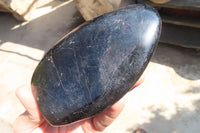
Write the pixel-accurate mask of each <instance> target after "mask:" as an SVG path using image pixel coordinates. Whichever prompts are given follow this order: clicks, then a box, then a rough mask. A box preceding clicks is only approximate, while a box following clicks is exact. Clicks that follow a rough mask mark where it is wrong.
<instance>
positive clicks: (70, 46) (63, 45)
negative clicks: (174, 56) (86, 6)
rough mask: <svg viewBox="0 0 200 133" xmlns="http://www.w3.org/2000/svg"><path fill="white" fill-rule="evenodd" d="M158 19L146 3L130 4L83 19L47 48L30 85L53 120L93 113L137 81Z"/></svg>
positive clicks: (154, 37) (56, 122)
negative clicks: (76, 26) (78, 24)
mask: <svg viewBox="0 0 200 133" xmlns="http://www.w3.org/2000/svg"><path fill="white" fill-rule="evenodd" d="M160 28H161V20H160V17H159V15H158V13H157V12H156V11H155V10H154V9H153V8H151V7H150V6H147V5H131V6H128V7H126V8H124V9H120V10H117V11H114V12H111V13H108V14H105V15H103V16H100V17H98V18H96V19H94V20H93V21H91V22H86V23H85V24H83V25H82V26H80V27H79V28H77V29H76V30H74V31H72V32H71V33H70V34H68V35H66V36H65V37H64V38H63V39H62V40H61V41H59V42H58V44H57V45H56V46H54V47H53V48H52V49H50V50H49V52H48V53H47V54H46V55H45V56H44V58H43V59H42V60H41V62H40V63H39V65H38V66H37V68H36V70H35V72H34V74H33V77H32V85H33V86H34V88H36V92H37V97H36V99H37V103H38V107H39V109H40V111H41V113H42V114H43V116H44V117H45V118H46V120H48V121H49V123H50V124H52V125H64V124H69V123H72V122H75V121H78V120H81V119H84V118H88V117H91V116H94V115H95V114H98V113H100V112H102V111H104V110H105V109H107V108H108V107H110V106H111V105H112V104H114V103H115V102H117V101H118V100H119V99H120V98H121V97H123V96H124V95H125V94H126V93H127V92H128V91H129V89H130V88H131V87H132V86H133V85H134V84H135V82H136V81H137V80H138V78H139V77H140V75H141V74H142V72H143V71H144V69H145V67H146V66H147V64H148V62H149V60H150V57H151V55H152V53H153V51H154V48H155V47H156V45H157V43H158V39H159V35H160Z"/></svg>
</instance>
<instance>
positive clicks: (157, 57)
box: [151, 43, 200, 80]
mask: <svg viewBox="0 0 200 133" xmlns="http://www.w3.org/2000/svg"><path fill="white" fill-rule="evenodd" d="M151 61H152V62H155V63H158V64H163V65H166V66H169V67H172V68H173V69H174V70H175V71H176V73H177V74H178V75H180V76H181V77H183V78H185V79H189V80H197V79H200V53H199V52H198V51H195V50H194V49H188V48H183V47H177V46H174V45H167V44H162V43H160V44H159V46H158V48H157V50H156V52H155V54H154V56H153V58H152V59H151Z"/></svg>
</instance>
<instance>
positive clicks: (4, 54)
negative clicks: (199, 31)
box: [0, 2, 200, 133]
mask: <svg viewBox="0 0 200 133" xmlns="http://www.w3.org/2000/svg"><path fill="white" fill-rule="evenodd" d="M38 12H43V14H42V15H41V16H38V17H36V18H35V19H33V20H32V21H30V22H27V23H21V22H18V21H16V20H15V19H14V18H13V17H12V15H11V14H8V13H0V79H1V80H0V87H1V93H0V130H1V131H2V132H6V133H9V132H12V131H8V130H10V129H9V127H10V128H12V123H13V122H14V120H15V119H16V117H17V116H18V115H19V114H20V113H22V112H23V111H24V108H23V106H22V105H21V104H20V102H19V101H18V99H17V98H16V96H15V90H16V89H17V88H18V87H20V86H23V85H26V84H30V80H31V76H32V73H33V71H34V69H35V67H36V66H37V64H38V63H39V61H40V59H41V58H42V57H43V55H44V53H45V52H47V51H48V50H49V49H50V48H51V47H52V46H53V45H54V44H55V43H56V42H57V41H58V40H59V39H60V38H62V37H63V36H64V35H65V34H66V33H68V32H69V31H71V30H72V29H73V28H75V27H76V26H77V25H79V24H81V23H82V22H83V19H82V18H81V17H80V14H79V12H78V11H77V10H76V8H75V6H74V4H73V3H72V2H68V3H65V4H63V3H49V4H46V5H42V6H41V7H39V8H38ZM145 73H146V79H145V81H144V83H143V84H142V85H141V86H139V87H138V88H136V89H134V90H133V91H132V92H129V93H128V94H127V95H126V96H125V98H126V106H125V109H124V110H123V112H122V113H121V114H120V116H119V117H118V119H117V120H116V121H115V122H114V123H113V124H112V125H111V126H110V127H108V128H107V129H106V130H105V133H133V132H134V131H135V130H136V129H137V128H142V129H144V130H145V131H146V132H147V133H199V131H200V126H199V125H200V115H199V111H200V52H197V51H195V50H193V49H186V48H181V47H176V46H172V45H167V44H159V46H158V48H157V50H156V52H155V54H154V56H153V58H152V59H151V62H150V63H149V65H148V67H147V69H146V71H145ZM5 127H7V129H5Z"/></svg>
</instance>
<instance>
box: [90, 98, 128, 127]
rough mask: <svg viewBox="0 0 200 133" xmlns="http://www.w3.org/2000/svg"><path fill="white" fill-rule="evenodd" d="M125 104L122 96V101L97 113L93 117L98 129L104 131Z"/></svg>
mask: <svg viewBox="0 0 200 133" xmlns="http://www.w3.org/2000/svg"><path fill="white" fill-rule="evenodd" d="M124 106H125V101H124V99H123V98H122V99H121V100H120V101H118V102H117V103H115V104H114V105H113V106H111V107H110V108H108V109H107V110H105V111H104V112H102V113H100V114H98V115H96V116H95V117H94V118H93V124H94V127H95V129H96V130H97V131H103V130H104V129H105V128H106V127H107V126H109V125H110V124H111V123H112V122H113V121H114V120H115V119H116V118H117V117H118V115H119V114H120V113H121V111H122V110H123V108H124Z"/></svg>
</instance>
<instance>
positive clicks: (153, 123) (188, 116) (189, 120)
mask: <svg viewBox="0 0 200 133" xmlns="http://www.w3.org/2000/svg"><path fill="white" fill-rule="evenodd" d="M181 95H184V96H185V98H187V97H188V98H189V97H191V96H192V97H193V98H194V100H192V102H191V103H190V104H191V106H187V105H186V106H184V107H183V106H182V105H179V104H177V103H173V104H174V106H175V107H174V108H175V112H174V113H173V114H171V115H170V117H169V116H168V117H166V116H165V113H166V111H167V109H166V108H164V107H159V108H154V106H151V107H148V111H149V112H150V113H151V116H152V117H151V118H150V119H149V120H148V121H146V122H144V123H142V124H138V125H137V126H136V125H133V126H132V127H139V128H142V129H144V130H145V131H147V133H199V131H200V126H199V122H200V116H199V113H200V109H199V107H200V97H199V95H200V87H197V88H190V89H188V90H187V91H185V92H183V93H182V94H181ZM195 97H196V98H195ZM186 104H187V103H186ZM132 127H131V128H129V129H127V131H128V132H130V133H134V130H135V128H132Z"/></svg>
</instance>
